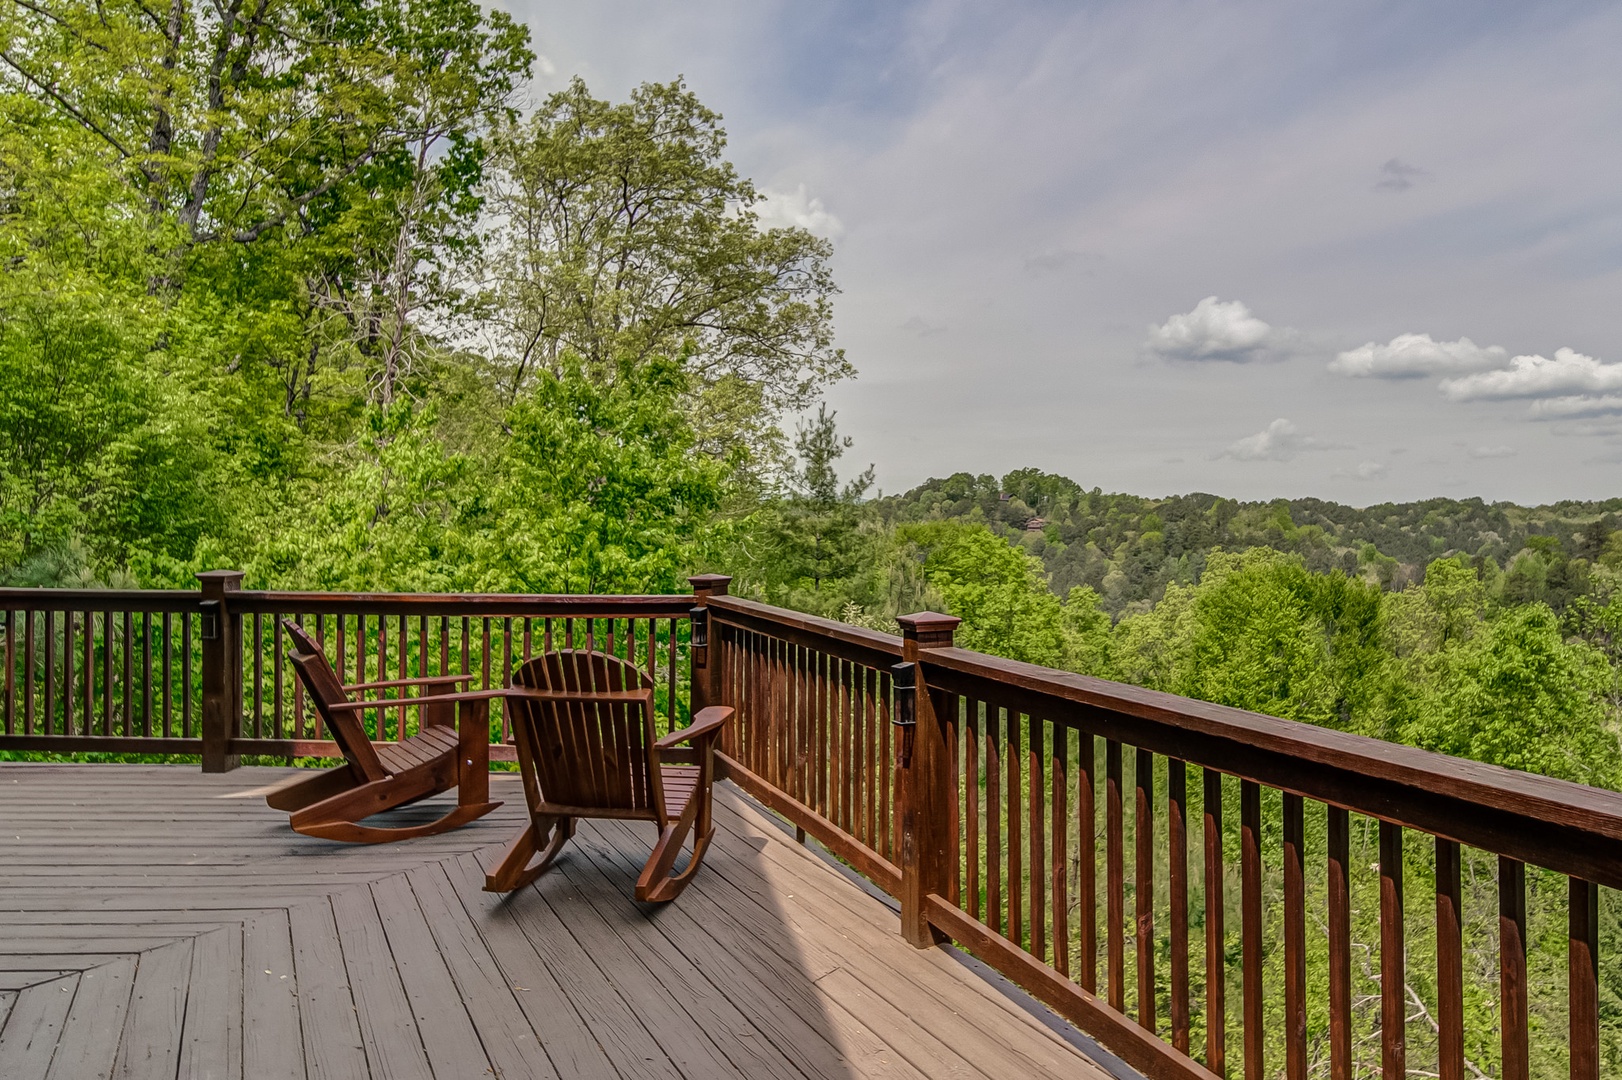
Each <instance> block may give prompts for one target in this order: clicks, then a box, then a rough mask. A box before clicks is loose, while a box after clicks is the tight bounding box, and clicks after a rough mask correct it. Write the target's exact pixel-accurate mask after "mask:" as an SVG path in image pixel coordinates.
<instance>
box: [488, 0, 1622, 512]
mask: <svg viewBox="0 0 1622 1080" xmlns="http://www.w3.org/2000/svg"><path fill="white" fill-rule="evenodd" d="M500 6H502V7H504V8H505V9H506V10H509V11H510V12H512V13H513V14H514V15H515V16H516V17H517V18H519V19H520V20H521V21H523V22H525V23H526V24H528V26H529V27H530V30H531V34H532V38H533V44H534V48H535V51H536V52H537V54H538V55H539V59H538V61H537V65H536V77H535V80H534V84H533V86H532V87H531V88H530V93H531V94H532V95H534V96H536V97H537V98H538V97H541V96H544V95H545V94H546V93H548V92H550V91H552V90H555V89H558V88H560V87H561V86H563V85H564V84H566V83H567V81H568V80H569V79H570V78H571V77H573V76H575V75H578V76H580V77H582V78H583V79H584V80H585V81H586V83H587V84H588V85H589V86H590V87H591V89H592V91H593V92H594V93H595V94H596V95H597V96H599V97H607V98H611V99H614V100H622V99H623V98H624V97H625V96H626V95H627V94H628V93H629V91H630V90H631V88H633V87H634V86H636V85H637V84H639V83H642V82H648V81H668V80H671V79H674V78H676V77H678V76H680V77H682V78H684V79H685V80H686V81H687V83H688V85H689V86H690V87H691V88H692V89H693V90H694V91H695V92H696V93H697V94H698V96H699V98H700V100H702V101H703V102H704V103H705V104H706V105H708V106H709V107H711V108H713V109H715V110H717V111H719V112H720V113H721V114H722V115H723V117H724V118H725V120H724V126H725V127H726V129H727V132H728V135H729V139H730V142H729V154H730V157H731V159H732V161H733V162H734V164H735V165H736V166H737V167H738V169H739V170H740V172H742V173H743V174H744V175H746V176H749V177H751V178H752V179H753V180H754V181H755V183H756V185H757V186H758V187H759V188H760V189H761V190H762V191H764V192H765V193H767V195H768V200H767V202H766V204H765V205H764V207H763V208H762V213H763V217H764V219H765V220H767V221H769V222H772V223H776V224H793V225H801V226H804V227H806V228H810V229H812V230H813V231H815V232H818V233H819V234H821V235H823V236H826V237H827V238H829V239H830V240H831V241H832V242H833V244H834V252H835V253H834V259H833V272H834V275H835V278H836V280H837V281H838V283H839V285H840V288H841V294H840V295H839V297H837V299H836V301H835V328H836V334H837V339H838V343H839V344H840V345H841V346H842V347H843V348H844V349H845V350H846V354H847V356H848V358H849V359H850V360H851V361H852V363H853V364H854V365H855V367H856V368H857V371H858V376H857V378H856V379H855V380H853V381H851V382H847V383H843V384H841V385H839V386H836V387H834V388H832V389H831V390H830V391H829V392H828V395H827V399H828V404H829V405H830V407H832V408H834V409H837V410H838V416H839V425H840V428H841V429H842V431H844V432H845V433H846V434H848V435H850V436H852V437H853V438H854V440H855V447H854V449H853V450H852V451H851V452H850V456H849V457H848V458H847V460H850V461H851V465H852V469H851V471H854V470H855V469H859V468H860V467H861V466H863V465H865V464H867V463H868V462H869V461H871V462H873V463H874V464H875V465H876V467H877V475H878V484H879V486H880V487H881V488H882V489H883V490H885V491H886V492H897V491H903V490H906V489H907V488H910V487H912V486H914V485H916V484H918V483H921V482H922V481H923V480H925V479H926V478H928V477H931V476H946V475H949V474H950V473H953V472H958V471H967V472H972V473H993V474H996V475H999V476H1000V475H1002V474H1004V473H1006V472H1008V471H1009V470H1011V469H1015V468H1021V467H1026V466H1034V467H1037V468H1041V469H1045V470H1048V471H1051V472H1057V473H1062V474H1064V475H1066V476H1069V477H1071V478H1072V479H1074V480H1076V481H1077V482H1078V483H1080V484H1081V485H1082V486H1083V487H1087V488H1091V487H1095V486H1097V487H1102V488H1103V489H1104V490H1106V491H1127V492H1133V493H1137V494H1140V495H1149V496H1160V495H1168V494H1178V493H1184V492H1191V491H1206V492H1212V493H1216V494H1220V495H1225V496H1230V497H1237V498H1245V499H1265V498H1275V497H1280V496H1288V497H1299V496H1316V497H1320V498H1328V499H1335V500H1337V501H1341V502H1347V503H1352V504H1354V505H1359V506H1366V505H1369V504H1372V503H1377V502H1384V501H1388V500H1390V501H1403V500H1411V499H1423V498H1430V497H1435V496H1447V497H1451V498H1465V497H1469V496H1480V497H1483V498H1486V499H1489V500H1501V499H1507V500H1514V501H1517V502H1522V503H1547V502H1552V501H1555V500H1558V499H1568V498H1578V499H1592V498H1609V497H1617V496H1622V65H1619V64H1618V63H1617V60H1616V57H1617V47H1618V45H1619V44H1622V5H1619V4H1615V3H1562V2H1558V0H1540V2H1539V3H1537V4H1525V3H1498V2H1494V0H1430V2H1427V3H1424V4H1412V3H1374V2H1366V3H1365V2H1356V0H1343V2H1340V3H1335V4H1301V3H1298V2H1283V0H1222V2H1211V3H1201V2H1177V3H1172V2H1162V0H1130V2H1120V3H1114V2H1110V3H1074V2H1072V3H1042V2H1018V0H999V2H997V3H990V2H981V3H972V4H971V3H960V2H930V0H921V2H916V3H901V2H896V3H884V4H873V3H855V2H852V3H818V2H815V0H796V2H792V3H777V2H772V0H747V2H729V0H687V2H684V3H681V4H669V3H662V4H661V3H633V2H628V0H594V2H593V3H590V4H567V5H565V4H558V3H547V2H542V0H503V3H502V4H501V5H500ZM852 459H854V460H852Z"/></svg>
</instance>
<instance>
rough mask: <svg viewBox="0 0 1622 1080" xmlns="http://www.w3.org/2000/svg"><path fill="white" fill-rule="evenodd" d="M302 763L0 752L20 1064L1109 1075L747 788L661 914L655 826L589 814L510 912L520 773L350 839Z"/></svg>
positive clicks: (444, 1072) (128, 1071)
mask: <svg viewBox="0 0 1622 1080" xmlns="http://www.w3.org/2000/svg"><path fill="white" fill-rule="evenodd" d="M288 772H289V770H281V769H240V770H237V771H235V772H232V773H227V774H224V775H218V776H205V775H203V774H201V773H199V772H198V771H197V769H196V767H195V766H179V765H175V766H134V765H89V764H74V765H21V764H0V1077H5V1078H7V1080H33V1078H52V1080H54V1078H58V1077H60V1078H64V1080H89V1078H96V1077H121V1078H122V1077H161V1078H165V1080H172V1078H176V1077H181V1078H191V1077H210V1078H212V1077H224V1078H231V1080H240V1078H249V1080H260V1078H277V1077H306V1078H312V1080H313V1078H332V1080H352V1078H358V1077H368V1076H370V1077H377V1078H379V1080H382V1078H388V1080H415V1078H423V1080H427V1078H437V1080H467V1078H475V1077H480V1076H497V1077H507V1078H520V1077H524V1078H527V1077H565V1078H573V1077H604V1078H613V1077H622V1078H626V1080H631V1078H639V1077H669V1076H692V1077H749V1078H755V1077H764V1078H774V1077H775V1078H784V1080H793V1078H798V1077H808V1078H815V1077H828V1078H837V1077H869V1076H872V1077H932V1078H940V1077H973V1076H988V1077H1021V1078H1025V1077H1032V1078H1046V1077H1054V1078H1057V1077H1080V1078H1086V1080H1104V1078H1105V1077H1106V1076H1107V1075H1108V1074H1106V1073H1105V1072H1104V1071H1103V1070H1102V1069H1100V1068H1099V1067H1098V1066H1097V1065H1096V1064H1094V1063H1093V1062H1092V1061H1090V1060H1089V1059H1088V1058H1087V1057H1085V1056H1084V1055H1083V1054H1082V1053H1081V1052H1080V1051H1078V1050H1077V1049H1076V1048H1075V1047H1074V1046H1073V1045H1072V1044H1071V1042H1069V1041H1067V1040H1066V1039H1064V1038H1061V1037H1060V1036H1058V1035H1057V1034H1055V1033H1054V1031H1053V1030H1051V1029H1050V1028H1049V1027H1047V1026H1045V1025H1044V1023H1042V1022H1041V1021H1039V1020H1037V1019H1036V1018H1034V1017H1033V1016H1032V1015H1031V1014H1030V1013H1029V1012H1027V1011H1026V1010H1025V1009H1024V1008H1022V1007H1021V1006H1020V1005H1019V1004H1017V1003H1015V1002H1014V1001H1012V1000H1011V999H1010V998H1009V997H1008V996H1006V995H1005V994H1004V993H1003V992H1002V991H1000V990H999V989H998V988H997V987H995V986H993V985H992V984H991V983H990V982H988V981H987V980H986V979H984V978H982V977H981V976H980V975H979V974H977V973H976V972H975V971H974V970H972V969H971V968H970V967H968V966H966V965H964V964H963V963H961V962H959V961H958V960H957V959H955V958H954V957H953V956H952V955H950V954H949V952H948V951H947V950H946V949H944V948H941V949H934V950H925V951H918V950H914V949H912V948H911V947H909V946H907V945H906V944H905V943H904V942H903V941H902V939H901V938H900V936H899V935H898V933H897V919H896V916H895V914H894V913H893V912H892V911H891V910H890V909H889V908H888V907H887V906H885V905H884V904H883V903H881V902H879V901H878V900H876V899H874V898H873V897H872V896H869V895H868V894H867V893H865V892H864V891H862V890H861V889H860V888H858V887H857V886H856V885H855V884H853V883H852V882H851V881H850V880H849V879H847V878H846V877H845V876H844V875H843V874H841V873H840V872H839V871H838V870H836V869H834V868H833V867H831V866H829V865H828V864H827V863H826V862H824V861H823V860H822V859H821V858H819V857H817V856H816V855H814V854H812V853H810V852H808V851H806V850H805V849H804V848H802V847H800V846H799V845H796V844H795V843H794V842H793V838H792V836H789V835H787V834H785V832H784V831H783V830H782V829H780V828H779V827H778V826H777V825H776V824H775V823H774V822H772V821H771V820H769V819H768V818H767V816H766V815H765V814H764V812H762V811H761V810H759V809H758V808H757V807H756V806H755V805H754V804H753V803H752V802H750V801H749V800H748V799H746V798H744V797H743V796H741V795H740V794H739V793H738V792H737V791H736V790H735V789H733V788H731V787H730V785H721V786H720V788H719V789H718V791H717V804H718V812H717V817H718V822H717V824H718V833H717V836H716V842H715V844H714V845H713V846H712V848H711V850H710V854H709V857H708V858H707V859H706V861H705V866H704V868H703V869H702V870H701V871H700V872H699V874H698V876H697V877H696V878H695V880H694V883H693V884H692V886H691V887H689V888H688V890H687V891H686V892H685V893H684V894H683V895H682V896H681V898H680V899H678V900H677V901H676V902H674V903H672V904H668V905H665V906H663V907H655V906H651V905H640V904H637V903H636V902H634V901H633V900H632V898H631V891H632V884H633V882H634V881H635V878H636V874H637V872H638V871H639V870H640V868H641V865H642V862H643V861H644V860H645V859H646V858H647V853H648V849H649V845H650V844H651V841H652V826H651V825H646V824H637V825H624V824H620V823H614V822H583V823H582V824H581V826H580V829H579V831H578V833H577V834H576V840H575V842H574V843H573V844H571V846H570V847H569V848H568V849H567V850H566V853H565V854H564V856H562V857H561V858H560V860H559V862H558V864H557V866H556V867H555V868H554V869H553V870H552V872H551V873H549V874H547V875H546V876H545V877H543V878H542V879H541V880H540V881H539V882H537V883H536V884H535V885H533V886H531V887H529V888H527V889H524V890H522V891H520V892H518V893H515V894H514V895H513V896H511V897H510V898H507V899H502V898H500V897H496V896H493V895H491V894H489V893H485V892H482V891H481V885H482V884H483V877H484V868H485V867H489V866H492V865H494V863H495V860H496V857H497V853H498V851H499V849H500V846H501V845H502V844H504V843H505V841H506V840H507V839H508V838H509V837H510V836H511V835H512V833H513V832H514V831H515V830H516V829H517V828H518V827H519V824H520V823H521V821H522V818H523V812H522V802H523V797H522V794H521V792H520V790H519V788H518V784H517V782H516V777H514V776H511V775H510V774H498V775H496V776H493V777H492V785H491V786H492V790H493V792H494V794H493V795H492V797H493V798H496V799H504V800H506V805H505V806H503V807H502V808H501V809H499V810H497V811H496V812H495V813H493V814H491V815H490V816H489V817H487V818H484V819H483V820H481V821H479V822H476V823H475V824H473V825H471V826H468V827H466V828H464V829H461V830H459V831H456V832H453V833H450V834H447V835H443V836H437V837H431V838H427V839H420V840H413V841H409V842H406V843H400V844H390V845H383V846H378V847H358V846H350V845H341V844H335V843H329V842H326V841H321V840H314V839H310V838H308V837H302V836H298V835H296V834H294V833H293V832H292V831H291V830H289V829H288V827H287V818H286V815H284V814H280V813H277V812H275V811H273V810H270V809H268V808H267V807H266V806H265V804H264V801H263V798H262V797H261V796H260V795H259V794H258V793H257V789H260V788H262V787H264V786H266V785H269V784H272V783H274V782H275V781H277V780H279V779H281V778H282V777H283V776H285V775H287V773H288ZM436 814H437V810H436V809H435V807H434V804H433V803H429V804H423V806H422V807H418V808H412V809H411V810H409V811H402V812H400V814H399V815H397V818H396V820H400V819H401V818H408V817H411V816H413V815H415V816H419V817H421V816H432V815H436Z"/></svg>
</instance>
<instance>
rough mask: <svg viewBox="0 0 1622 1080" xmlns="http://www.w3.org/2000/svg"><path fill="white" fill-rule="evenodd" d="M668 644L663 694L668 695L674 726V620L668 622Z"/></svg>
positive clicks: (672, 725) (671, 725) (671, 719)
mask: <svg viewBox="0 0 1622 1080" xmlns="http://www.w3.org/2000/svg"><path fill="white" fill-rule="evenodd" d="M669 623H670V643H669V645H668V646H667V652H668V654H669V655H668V661H667V663H666V666H665V693H666V695H668V698H667V700H668V704H669V713H670V724H669V726H670V727H672V728H674V727H675V726H676V620H675V619H671V620H669Z"/></svg>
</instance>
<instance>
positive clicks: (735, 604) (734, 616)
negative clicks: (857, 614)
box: [709, 596, 901, 666]
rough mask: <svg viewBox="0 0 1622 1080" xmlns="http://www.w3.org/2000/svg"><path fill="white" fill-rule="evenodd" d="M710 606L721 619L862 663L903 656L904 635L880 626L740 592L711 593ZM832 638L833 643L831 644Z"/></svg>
mask: <svg viewBox="0 0 1622 1080" xmlns="http://www.w3.org/2000/svg"><path fill="white" fill-rule="evenodd" d="M709 606H710V610H711V611H712V612H714V613H715V617H716V618H718V619H719V620H720V621H722V622H725V623H730V624H732V625H735V626H741V627H743V628H744V629H747V630H763V631H765V632H767V633H770V634H774V635H776V636H779V637H782V638H783V639H784V640H787V641H791V642H793V643H795V644H797V645H806V646H808V647H810V648H815V649H821V650H823V651H825V652H828V653H830V654H831V655H835V656H839V657H841V658H842V659H845V660H851V661H854V662H856V663H859V664H869V665H875V666H876V665H883V664H888V663H894V662H896V661H898V660H900V659H901V639H900V638H898V637H894V636H892V635H890V634H881V633H879V632H878V631H877V630H868V629H866V628H864V627H860V626H852V625H850V624H849V623H842V622H836V621H834V620H833V619H824V618H820V617H818V616H816V615H805V614H802V613H801V612H798V611H790V610H788V609H787V608H780V607H773V606H772V605H770V604H762V603H758V602H757V601H754V600H745V599H743V598H741V597H737V596H715V597H711V598H710V600H709ZM830 642H831V643H832V646H833V647H830Z"/></svg>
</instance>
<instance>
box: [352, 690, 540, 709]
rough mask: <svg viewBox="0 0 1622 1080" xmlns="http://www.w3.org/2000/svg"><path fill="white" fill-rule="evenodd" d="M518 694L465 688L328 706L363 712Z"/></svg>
mask: <svg viewBox="0 0 1622 1080" xmlns="http://www.w3.org/2000/svg"><path fill="white" fill-rule="evenodd" d="M516 696H519V695H518V694H516V693H514V691H512V690H508V689H505V688H498V689H495V690H464V691H462V692H461V693H458V694H428V695H425V696H423V697H413V698H387V699H385V700H383V701H340V702H338V703H337V704H335V705H330V706H328V708H330V709H332V710H334V711H335V712H336V711H346V712H363V711H365V710H366V709H396V708H399V707H400V706H402V705H405V706H413V705H439V704H442V703H444V702H459V701H488V700H490V699H491V698H498V697H516Z"/></svg>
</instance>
